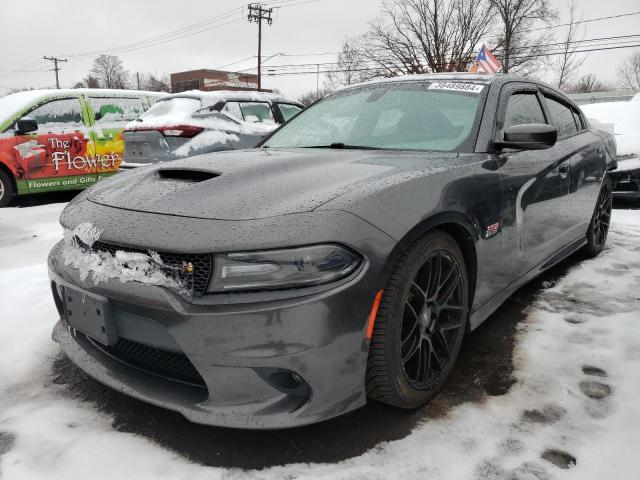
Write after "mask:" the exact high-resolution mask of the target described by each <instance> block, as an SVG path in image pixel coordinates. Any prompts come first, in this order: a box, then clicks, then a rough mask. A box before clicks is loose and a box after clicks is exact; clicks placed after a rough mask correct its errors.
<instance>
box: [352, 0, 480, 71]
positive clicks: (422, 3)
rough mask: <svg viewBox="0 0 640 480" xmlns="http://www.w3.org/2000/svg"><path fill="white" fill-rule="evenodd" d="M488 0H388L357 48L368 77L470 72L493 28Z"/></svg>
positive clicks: (357, 41) (360, 39)
mask: <svg viewBox="0 0 640 480" xmlns="http://www.w3.org/2000/svg"><path fill="white" fill-rule="evenodd" d="M490 10H491V5H490V3H489V0H385V1H384V2H383V4H382V12H381V15H380V16H378V17H377V18H376V19H375V20H373V21H372V22H370V24H369V31H368V32H367V33H365V34H364V35H363V36H362V37H360V38H359V39H357V40H356V42H355V43H354V44H353V45H354V46H355V50H356V51H357V53H358V57H359V61H361V62H363V63H362V64H363V65H368V70H362V71H368V77H374V76H385V77H392V76H396V75H401V74H411V73H429V72H449V71H459V70H466V69H467V68H468V65H469V63H470V62H471V61H472V60H473V58H474V56H475V50H476V47H477V45H478V44H479V43H480V41H481V40H482V39H483V38H484V37H485V36H486V35H487V33H488V32H489V30H490V28H491V18H492V17H491V15H490Z"/></svg>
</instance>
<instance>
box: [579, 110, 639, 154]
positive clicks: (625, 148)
mask: <svg viewBox="0 0 640 480" xmlns="http://www.w3.org/2000/svg"><path fill="white" fill-rule="evenodd" d="M580 108H581V109H582V111H583V112H584V114H585V115H586V116H587V118H588V119H589V120H590V121H591V122H592V123H593V126H594V127H596V128H600V129H601V130H605V131H608V132H609V133H613V134H614V135H615V138H616V143H617V144H618V148H617V153H618V155H633V154H640V102H636V101H628V102H604V103H592V104H589V105H582V106H580Z"/></svg>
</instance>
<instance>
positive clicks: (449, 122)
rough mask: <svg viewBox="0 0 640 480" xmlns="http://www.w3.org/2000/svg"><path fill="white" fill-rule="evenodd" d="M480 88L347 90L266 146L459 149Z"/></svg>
mask: <svg viewBox="0 0 640 480" xmlns="http://www.w3.org/2000/svg"><path fill="white" fill-rule="evenodd" d="M484 88H485V86H484V85H480V84H473V83H467V82H441V81H438V82H431V83H426V82H419V83H418V82H412V83H404V82H398V83H386V84H379V85H369V86H364V87H360V88H356V89H350V90H345V91H343V92H339V93H337V94H335V95H331V96H329V97H327V98H325V99H324V100H322V101H320V102H318V103H316V104H315V105H313V106H312V107H310V108H308V109H306V110H304V111H302V112H301V113H300V114H299V115H297V116H296V117H295V118H293V119H292V120H291V122H289V123H287V124H285V125H284V126H283V127H282V128H281V129H280V130H279V131H277V132H276V133H275V134H274V135H273V136H272V137H271V138H269V140H268V141H267V142H266V143H265V144H264V146H265V147H270V148H296V147H302V148H304V147H307V148H310V147H329V146H332V145H334V146H335V145H344V146H345V147H360V148H372V149H404V150H439V151H460V150H463V149H464V147H465V145H466V144H467V143H468V142H469V141H470V137H471V136H472V135H471V132H472V130H473V126H474V125H475V124H476V116H477V114H478V105H479V104H480V97H481V93H482V92H483V89H484Z"/></svg>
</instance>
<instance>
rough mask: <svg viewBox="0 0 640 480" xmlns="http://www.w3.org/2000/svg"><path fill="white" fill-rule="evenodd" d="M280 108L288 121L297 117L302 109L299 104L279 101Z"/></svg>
mask: <svg viewBox="0 0 640 480" xmlns="http://www.w3.org/2000/svg"><path fill="white" fill-rule="evenodd" d="M278 108H280V112H281V113H282V116H283V117H284V121H285V122H288V121H289V119H291V118H293V117H295V116H296V115H297V114H298V113H300V111H301V110H302V109H301V108H300V107H298V106H297V105H291V104H290V103H279V104H278Z"/></svg>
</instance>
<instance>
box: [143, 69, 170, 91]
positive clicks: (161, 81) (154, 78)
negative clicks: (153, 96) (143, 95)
mask: <svg viewBox="0 0 640 480" xmlns="http://www.w3.org/2000/svg"><path fill="white" fill-rule="evenodd" d="M142 89H143V90H149V91H150V92H170V91H171V85H170V82H169V77H167V76H166V75H157V74H155V75H154V74H153V73H147V75H146V76H145V77H143V79H142Z"/></svg>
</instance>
